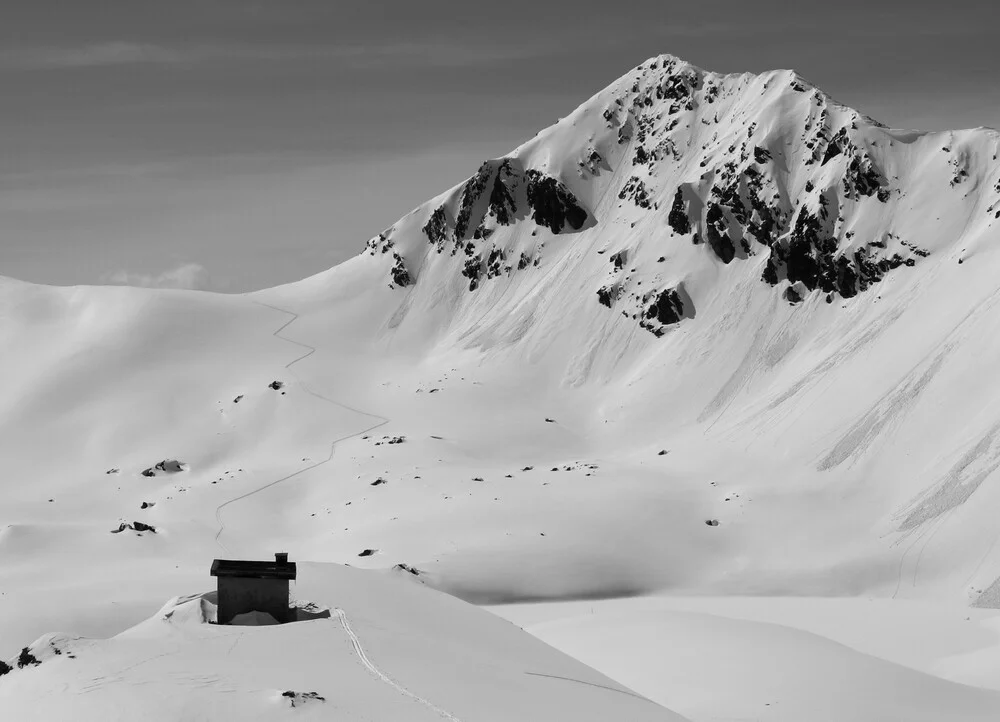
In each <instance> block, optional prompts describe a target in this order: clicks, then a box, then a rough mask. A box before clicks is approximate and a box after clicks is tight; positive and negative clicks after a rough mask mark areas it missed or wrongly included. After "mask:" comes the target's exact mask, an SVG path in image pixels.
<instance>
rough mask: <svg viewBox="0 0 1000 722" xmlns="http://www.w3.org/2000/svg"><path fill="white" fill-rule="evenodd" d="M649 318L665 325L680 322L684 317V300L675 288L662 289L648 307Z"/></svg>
mask: <svg viewBox="0 0 1000 722" xmlns="http://www.w3.org/2000/svg"><path fill="white" fill-rule="evenodd" d="M646 318H647V319H656V320H657V321H659V322H660V323H662V324H663V325H664V326H669V325H670V324H674V323H679V322H680V320H681V319H682V318H684V302H683V301H682V300H681V297H680V295H679V294H678V293H677V290H676V289H674V288H668V289H666V290H664V291H661V292H660V293H659V295H658V296H656V298H655V299H654V301H653V303H651V304H650V305H649V307H648V308H647V309H646Z"/></svg>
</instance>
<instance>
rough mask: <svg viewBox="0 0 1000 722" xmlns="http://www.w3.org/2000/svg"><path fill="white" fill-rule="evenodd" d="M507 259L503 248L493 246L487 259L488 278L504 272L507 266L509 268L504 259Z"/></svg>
mask: <svg viewBox="0 0 1000 722" xmlns="http://www.w3.org/2000/svg"><path fill="white" fill-rule="evenodd" d="M506 260H507V257H506V255H505V254H504V252H503V249H500V248H493V249H492V250H491V251H490V255H489V257H488V258H487V259H486V278H496V277H497V276H499V275H500V274H501V273H503V272H504V270H505V268H509V267H508V266H504V261H506Z"/></svg>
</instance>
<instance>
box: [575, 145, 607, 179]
mask: <svg viewBox="0 0 1000 722" xmlns="http://www.w3.org/2000/svg"><path fill="white" fill-rule="evenodd" d="M602 163H604V157H603V156H602V155H601V154H600V153H598V152H597V150H596V149H595V148H591V149H590V152H589V153H587V155H586V157H585V158H584V159H583V160H582V161H580V167H581V168H585V169H586V170H587V171H588V172H589V173H590V174H591V175H597V174H598V172H599V171H600V169H601V164H602Z"/></svg>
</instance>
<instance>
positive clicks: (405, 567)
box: [393, 563, 420, 577]
mask: <svg viewBox="0 0 1000 722" xmlns="http://www.w3.org/2000/svg"><path fill="white" fill-rule="evenodd" d="M393 569H398V570H399V571H401V572H406V573H407V574H412V575H413V576H415V577H419V576H420V570H419V569H417V568H416V567H411V566H410V565H409V564H403V563H400V564H397V565H396V566H394V567H393Z"/></svg>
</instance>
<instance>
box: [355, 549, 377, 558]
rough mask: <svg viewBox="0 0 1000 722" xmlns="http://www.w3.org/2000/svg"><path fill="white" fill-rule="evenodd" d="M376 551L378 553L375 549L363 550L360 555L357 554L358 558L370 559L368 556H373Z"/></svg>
mask: <svg viewBox="0 0 1000 722" xmlns="http://www.w3.org/2000/svg"><path fill="white" fill-rule="evenodd" d="M376 551H378V550H377V549H365V550H363V551H362V552H361V553H360V554H358V556H359V557H370V556H372V555H374V554H375V552H376Z"/></svg>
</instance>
